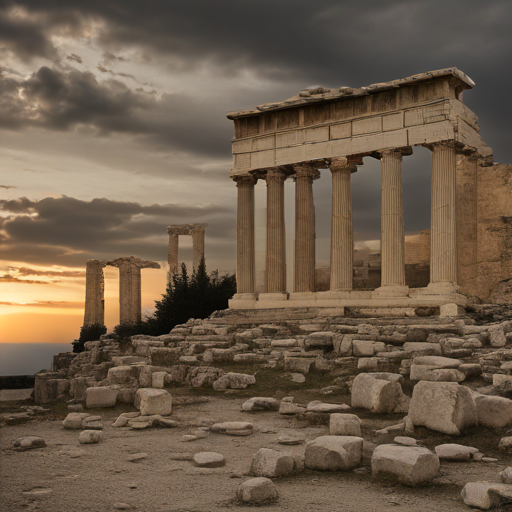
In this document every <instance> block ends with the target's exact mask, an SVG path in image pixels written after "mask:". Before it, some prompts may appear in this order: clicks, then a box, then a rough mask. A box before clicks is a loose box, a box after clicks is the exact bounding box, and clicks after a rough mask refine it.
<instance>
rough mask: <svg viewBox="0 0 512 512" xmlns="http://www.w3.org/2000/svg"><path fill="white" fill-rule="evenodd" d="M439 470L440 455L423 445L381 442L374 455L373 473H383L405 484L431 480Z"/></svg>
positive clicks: (412, 484)
mask: <svg viewBox="0 0 512 512" xmlns="http://www.w3.org/2000/svg"><path fill="white" fill-rule="evenodd" d="M438 471H439V457H438V456H437V455H436V454H435V453H432V452H431V451H430V450H429V449H428V448H424V447H422V446H400V445H394V444H381V445H380V446H377V448H375V451H374V452H373V455H372V475H373V476H374V477H377V476H379V475H383V476H386V477H391V478H394V479H396V480H398V481H399V482H400V483H402V484H405V485H411V486H414V485H418V484H421V483H424V482H429V481H430V480H432V479H433V478H435V476H436V475H437V472H438Z"/></svg>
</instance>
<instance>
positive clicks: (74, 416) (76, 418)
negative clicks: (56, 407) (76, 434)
mask: <svg viewBox="0 0 512 512" xmlns="http://www.w3.org/2000/svg"><path fill="white" fill-rule="evenodd" d="M89 416H90V414H87V413H86V412H70V413H69V414H68V415H67V416H66V417H65V418H64V421H63V422H62V426H63V427H64V428H67V429H80V428H82V421H83V420H84V419H85V418H87V417H89Z"/></svg>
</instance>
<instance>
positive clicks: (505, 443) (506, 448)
mask: <svg viewBox="0 0 512 512" xmlns="http://www.w3.org/2000/svg"><path fill="white" fill-rule="evenodd" d="M498 449H499V450H500V452H507V453H510V452H511V451H512V436H507V437H502V438H501V439H500V444H499V445H498Z"/></svg>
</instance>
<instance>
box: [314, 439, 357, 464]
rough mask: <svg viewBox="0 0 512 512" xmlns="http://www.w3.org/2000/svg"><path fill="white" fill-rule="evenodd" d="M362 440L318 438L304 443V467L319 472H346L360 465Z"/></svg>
mask: <svg viewBox="0 0 512 512" xmlns="http://www.w3.org/2000/svg"><path fill="white" fill-rule="evenodd" d="M362 452H363V439H362V438H361V437H355V436H320V437H317V438H316V439H314V440H312V441H308V443H306V453H305V457H304V465H305V467H306V468H308V469H318V470H321V471H348V470H349V469H353V468H355V467H356V466H358V465H359V464H360V463H361V457H362Z"/></svg>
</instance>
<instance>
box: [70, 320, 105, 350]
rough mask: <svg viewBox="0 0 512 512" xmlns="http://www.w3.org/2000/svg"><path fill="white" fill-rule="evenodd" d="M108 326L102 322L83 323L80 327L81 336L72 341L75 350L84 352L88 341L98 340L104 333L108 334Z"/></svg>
mask: <svg viewBox="0 0 512 512" xmlns="http://www.w3.org/2000/svg"><path fill="white" fill-rule="evenodd" d="M106 332H107V328H106V327H105V326H104V325H101V324H92V325H83V326H82V327H80V337H79V338H78V339H77V340H75V341H73V342H72V345H73V352H75V353H78V352H83V351H84V343H85V342H86V341H96V340H99V339H100V336H101V335H102V334H106Z"/></svg>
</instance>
